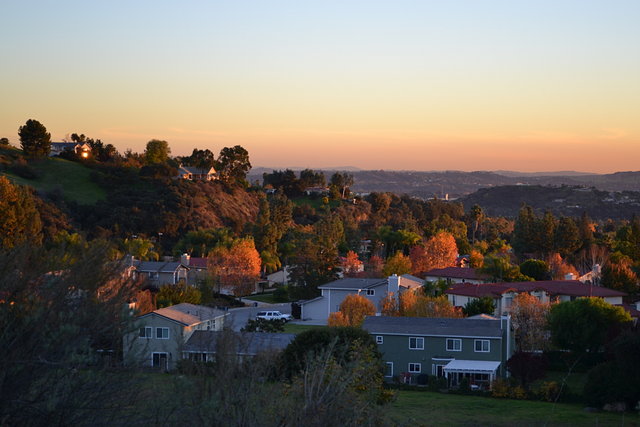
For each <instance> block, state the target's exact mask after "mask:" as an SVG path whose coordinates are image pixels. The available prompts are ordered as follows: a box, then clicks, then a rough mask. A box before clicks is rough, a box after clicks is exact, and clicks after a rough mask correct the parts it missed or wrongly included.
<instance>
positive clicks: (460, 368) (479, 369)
mask: <svg viewBox="0 0 640 427" xmlns="http://www.w3.org/2000/svg"><path fill="white" fill-rule="evenodd" d="M498 367H500V362H493V361H486V360H452V361H451V362H449V363H447V365H446V366H445V367H444V371H445V372H446V373H451V372H469V373H476V374H490V373H495V372H496V371H497V370H498Z"/></svg>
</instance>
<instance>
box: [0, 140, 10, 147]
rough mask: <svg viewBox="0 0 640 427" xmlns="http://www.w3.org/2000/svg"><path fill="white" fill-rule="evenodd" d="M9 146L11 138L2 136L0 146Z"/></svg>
mask: <svg viewBox="0 0 640 427" xmlns="http://www.w3.org/2000/svg"><path fill="white" fill-rule="evenodd" d="M8 146H9V138H0V147H2V148H6V147H8Z"/></svg>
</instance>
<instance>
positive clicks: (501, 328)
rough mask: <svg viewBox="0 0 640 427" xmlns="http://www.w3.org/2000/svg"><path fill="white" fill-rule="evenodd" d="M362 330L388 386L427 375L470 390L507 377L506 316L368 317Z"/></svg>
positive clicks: (508, 335) (508, 326) (508, 336)
mask: <svg viewBox="0 0 640 427" xmlns="http://www.w3.org/2000/svg"><path fill="white" fill-rule="evenodd" d="M363 328H364V329H365V330H366V331H368V332H369V334H371V335H372V336H373V337H374V339H375V341H376V343H377V344H378V348H379V350H380V352H381V353H382V358H383V360H384V362H385V378H386V379H387V380H388V381H391V380H394V379H395V380H399V381H403V382H411V383H415V382H416V380H417V377H418V376H419V375H422V374H428V375H434V376H438V377H445V378H447V380H448V383H449V385H450V386H457V385H458V384H459V383H460V381H461V380H462V378H468V379H469V382H470V384H471V386H472V387H473V388H488V387H489V386H490V384H491V382H492V381H493V380H495V379H496V378H497V377H503V376H506V374H507V372H506V369H505V362H506V361H507V360H508V359H509V358H510V357H511V355H512V354H513V352H514V346H515V343H514V339H513V334H512V331H511V321H510V317H508V316H503V317H502V318H500V319H497V318H493V317H490V316H479V317H475V318H463V319H444V318H426V317H386V316H369V317H367V318H366V319H365V321H364V325H363Z"/></svg>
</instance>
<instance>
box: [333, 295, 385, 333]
mask: <svg viewBox="0 0 640 427" xmlns="http://www.w3.org/2000/svg"><path fill="white" fill-rule="evenodd" d="M375 314H376V306H375V305H374V304H373V303H372V302H371V300H370V299H368V298H366V297H363V296H362V295H359V294H351V295H347V297H346V298H345V299H344V300H343V301H342V303H341V304H340V311H338V312H335V313H331V314H330V315H329V320H328V325H329V326H361V325H362V322H364V318H365V317H366V316H373V315H375Z"/></svg>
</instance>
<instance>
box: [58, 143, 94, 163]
mask: <svg viewBox="0 0 640 427" xmlns="http://www.w3.org/2000/svg"><path fill="white" fill-rule="evenodd" d="M65 151H73V152H74V153H76V154H77V155H78V156H80V157H82V158H85V159H86V158H87V157H89V156H90V155H91V146H90V145H89V144H87V143H86V142H83V143H79V142H52V143H51V151H49V157H53V156H59V155H60V154H62V153H64V152H65Z"/></svg>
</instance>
